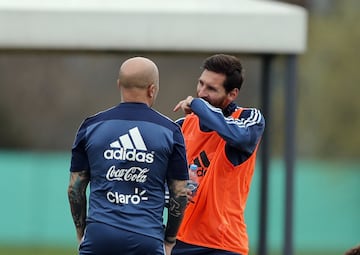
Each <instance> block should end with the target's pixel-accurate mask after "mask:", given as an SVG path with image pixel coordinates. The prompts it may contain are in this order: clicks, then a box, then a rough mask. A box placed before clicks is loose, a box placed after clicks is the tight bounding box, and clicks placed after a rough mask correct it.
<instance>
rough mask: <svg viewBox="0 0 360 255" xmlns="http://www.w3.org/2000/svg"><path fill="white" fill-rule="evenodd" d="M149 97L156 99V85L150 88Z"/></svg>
mask: <svg viewBox="0 0 360 255" xmlns="http://www.w3.org/2000/svg"><path fill="white" fill-rule="evenodd" d="M147 95H148V97H150V98H154V97H155V96H156V86H155V85H154V84H151V85H149V86H148V88H147Z"/></svg>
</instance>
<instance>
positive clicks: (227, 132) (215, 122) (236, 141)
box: [191, 98, 265, 154]
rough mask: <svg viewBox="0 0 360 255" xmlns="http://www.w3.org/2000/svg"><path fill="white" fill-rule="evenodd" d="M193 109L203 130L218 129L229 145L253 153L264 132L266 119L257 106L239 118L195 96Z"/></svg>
mask: <svg viewBox="0 0 360 255" xmlns="http://www.w3.org/2000/svg"><path fill="white" fill-rule="evenodd" d="M191 109H192V110H193V112H194V113H195V114H196V115H197V116H198V117H199V120H200V128H201V129H202V130H203V131H205V132H206V131H216V132H217V133H218V134H219V135H220V136H221V137H222V138H223V139H224V140H225V141H226V143H227V146H229V147H232V148H235V149H237V150H240V151H243V152H245V153H247V154H251V153H252V152H253V151H254V150H255V148H256V146H257V144H258V142H259V141H260V138H261V136H262V134H263V132H264V128H265V120H264V117H263V116H262V114H261V112H260V111H259V110H258V109H255V108H249V109H244V110H243V111H242V113H241V115H240V117H239V118H237V119H234V118H233V117H231V116H229V117H225V116H224V115H223V113H222V111H221V109H220V108H216V107H213V106H212V105H210V104H209V103H208V102H206V101H205V100H203V99H201V98H195V99H194V100H193V101H192V103H191Z"/></svg>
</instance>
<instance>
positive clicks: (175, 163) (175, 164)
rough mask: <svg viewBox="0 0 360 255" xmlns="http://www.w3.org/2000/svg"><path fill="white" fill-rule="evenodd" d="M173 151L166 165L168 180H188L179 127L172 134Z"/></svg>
mask: <svg viewBox="0 0 360 255" xmlns="http://www.w3.org/2000/svg"><path fill="white" fill-rule="evenodd" d="M173 139H174V144H173V150H172V154H171V158H170V159H169V163H168V175H167V178H168V179H174V180H188V179H189V173H188V167H187V158H186V151H185V142H184V137H183V134H182V132H181V130H180V128H179V127H177V128H176V130H175V131H174V133H173Z"/></svg>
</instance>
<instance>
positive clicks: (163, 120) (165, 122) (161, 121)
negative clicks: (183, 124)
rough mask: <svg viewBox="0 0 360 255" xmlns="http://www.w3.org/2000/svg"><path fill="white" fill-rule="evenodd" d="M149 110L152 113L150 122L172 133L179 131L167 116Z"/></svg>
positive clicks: (176, 124)
mask: <svg viewBox="0 0 360 255" xmlns="http://www.w3.org/2000/svg"><path fill="white" fill-rule="evenodd" d="M150 110H151V112H152V121H154V122H156V124H158V125H161V126H163V127H165V128H168V129H170V130H172V131H176V130H180V126H179V124H178V123H177V122H176V121H173V120H172V119H170V118H169V117H168V116H166V115H164V114H162V113H160V112H158V111H156V110H154V109H150Z"/></svg>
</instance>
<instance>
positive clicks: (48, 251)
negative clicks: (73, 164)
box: [0, 246, 342, 255]
mask: <svg viewBox="0 0 360 255" xmlns="http://www.w3.org/2000/svg"><path fill="white" fill-rule="evenodd" d="M10 254H11V255H76V254H77V251H76V248H74V249H70V248H60V247H35V246H28V247H27V246H23V247H13V246H0V255H10ZM249 255H256V254H255V253H250V254H249ZM268 255H283V254H282V252H269V253H268ZM294 255H342V253H339V252H327V251H324V252H314V251H307V252H294Z"/></svg>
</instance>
